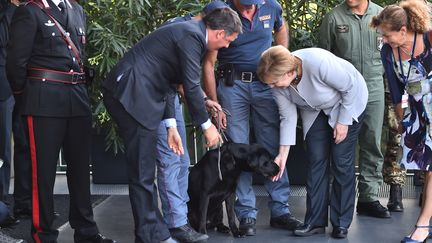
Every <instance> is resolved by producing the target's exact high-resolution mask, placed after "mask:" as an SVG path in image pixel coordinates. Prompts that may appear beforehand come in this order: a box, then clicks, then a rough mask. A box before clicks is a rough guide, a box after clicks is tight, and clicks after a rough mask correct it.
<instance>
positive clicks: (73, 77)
mask: <svg viewBox="0 0 432 243" xmlns="http://www.w3.org/2000/svg"><path fill="white" fill-rule="evenodd" d="M77 83H78V74H72V82H71V84H77Z"/></svg>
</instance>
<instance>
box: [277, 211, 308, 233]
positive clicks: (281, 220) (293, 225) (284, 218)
mask: <svg viewBox="0 0 432 243" xmlns="http://www.w3.org/2000/svg"><path fill="white" fill-rule="evenodd" d="M270 226H271V227H274V228H281V229H287V230H295V229H297V228H298V227H300V226H302V222H301V221H300V220H298V219H296V218H295V217H294V216H292V215H291V214H289V213H286V214H283V215H281V216H279V217H274V218H271V219H270Z"/></svg>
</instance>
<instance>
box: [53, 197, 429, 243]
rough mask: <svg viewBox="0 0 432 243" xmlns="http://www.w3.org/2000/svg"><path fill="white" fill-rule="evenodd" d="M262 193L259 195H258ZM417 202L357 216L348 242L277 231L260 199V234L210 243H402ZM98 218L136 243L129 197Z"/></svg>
mask: <svg viewBox="0 0 432 243" xmlns="http://www.w3.org/2000/svg"><path fill="white" fill-rule="evenodd" d="M258 194H259V193H258ZM417 201H418V200H417V199H414V198H409V199H404V205H405V212H403V213H393V214H392V218H391V219H376V218H371V217H364V216H359V215H357V214H355V215H354V220H353V223H352V225H351V227H350V229H349V234H348V238H347V239H343V240H335V239H333V238H331V237H330V232H331V230H332V229H331V227H328V228H327V229H326V234H325V235H319V236H311V237H306V238H299V237H295V236H293V235H292V233H291V232H289V231H285V230H279V229H274V228H271V227H270V226H269V210H268V208H267V197H265V196H259V197H258V200H257V207H258V209H259V210H260V211H259V215H258V219H257V235H256V236H252V237H246V238H241V239H236V238H233V237H231V236H229V235H224V234H220V233H217V232H209V236H210V239H209V241H208V242H209V243H213V242H214V243H231V242H248V243H253V242H256V243H265V242H293V243H294V242H308V243H314V242H338V243H342V242H354V243H357V242H358V243H360V242H368V243H372V242H379V243H381V242H382V243H384V242H385V243H387V242H389V243H390V242H400V240H401V239H402V238H403V236H404V235H405V234H408V233H409V231H410V230H411V227H412V226H413V224H414V223H415V221H416V219H417V216H418V213H419V209H420V208H419V207H418V206H417ZM381 203H383V205H386V204H387V199H386V198H384V197H383V198H381ZM305 204H306V197H305V196H303V195H295V196H291V199H290V207H291V210H292V213H293V214H294V215H295V216H296V217H298V218H300V219H303V217H304V214H305ZM95 218H96V221H97V222H98V225H99V228H100V230H101V232H102V233H103V234H105V235H107V236H110V237H112V238H114V239H116V240H117V241H118V242H119V243H133V242H134V235H133V218H132V213H131V209H130V203H129V198H128V196H126V195H112V196H110V197H109V198H108V199H106V200H105V201H103V202H102V203H100V204H99V205H98V206H97V207H96V208H95ZM72 236H73V232H72V230H71V228H70V227H69V226H68V225H66V226H65V227H63V228H62V231H61V233H60V237H59V243H72V242H73V240H72V239H73V237H72Z"/></svg>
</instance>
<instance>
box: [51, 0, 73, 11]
mask: <svg viewBox="0 0 432 243" xmlns="http://www.w3.org/2000/svg"><path fill="white" fill-rule="evenodd" d="M51 1H52V2H53V3H54V4H55V5H56V6H57V8H58V9H59V10H60V11H61V9H60V8H59V6H58V5H59V4H60V3H61V2H64V3H65V4H67V5H68V8H72V6H71V4H70V3H69V1H67V0H51Z"/></svg>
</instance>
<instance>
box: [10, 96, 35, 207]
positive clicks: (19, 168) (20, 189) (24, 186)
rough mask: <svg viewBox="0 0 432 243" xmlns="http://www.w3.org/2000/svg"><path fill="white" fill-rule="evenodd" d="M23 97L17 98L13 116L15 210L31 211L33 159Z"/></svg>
mask: <svg viewBox="0 0 432 243" xmlns="http://www.w3.org/2000/svg"><path fill="white" fill-rule="evenodd" d="M21 102H22V101H21V97H19V96H17V97H16V99H15V107H14V110H13V116H12V131H13V139H14V192H13V198H14V212H16V211H27V212H30V211H31V160H30V148H29V143H28V127H27V121H26V117H25V116H22V114H21Z"/></svg>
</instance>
